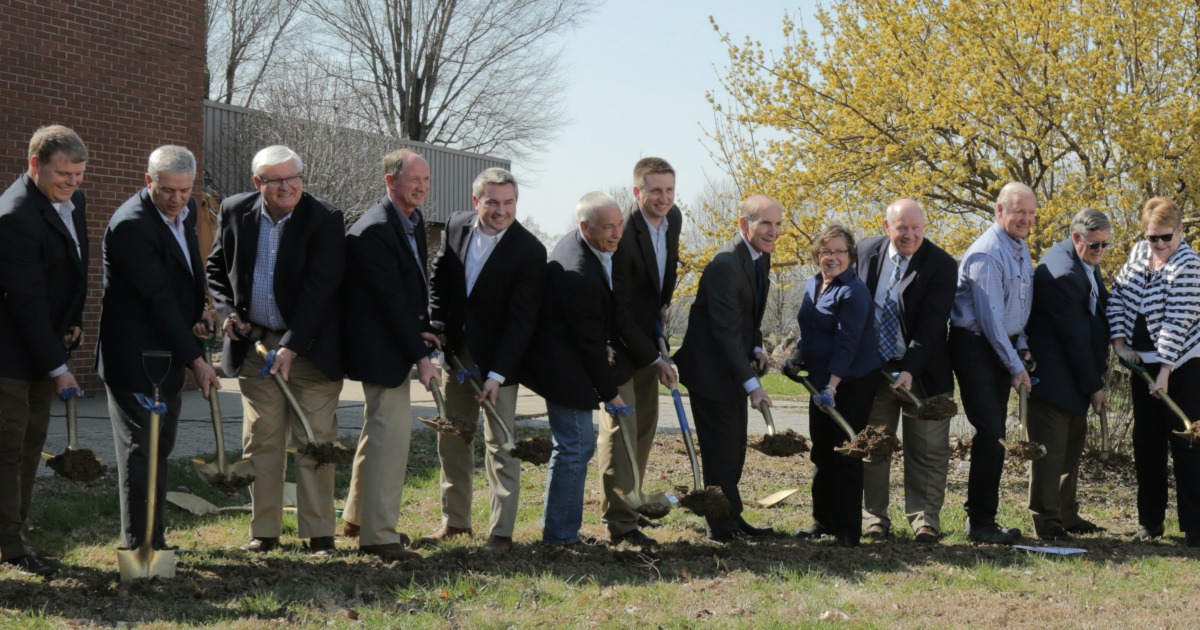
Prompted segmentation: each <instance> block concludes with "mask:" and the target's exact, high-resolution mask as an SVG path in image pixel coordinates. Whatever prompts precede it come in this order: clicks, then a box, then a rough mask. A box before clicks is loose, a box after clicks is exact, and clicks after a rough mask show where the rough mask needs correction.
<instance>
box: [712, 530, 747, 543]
mask: <svg viewBox="0 0 1200 630" xmlns="http://www.w3.org/2000/svg"><path fill="white" fill-rule="evenodd" d="M756 538H759V537H758V536H752V535H750V534H747V533H746V532H744V531H742V530H740V529H731V530H729V531H726V532H717V533H710V534H709V535H708V539H709V540H711V541H713V542H719V543H731V542H738V541H747V540H754V539H756Z"/></svg>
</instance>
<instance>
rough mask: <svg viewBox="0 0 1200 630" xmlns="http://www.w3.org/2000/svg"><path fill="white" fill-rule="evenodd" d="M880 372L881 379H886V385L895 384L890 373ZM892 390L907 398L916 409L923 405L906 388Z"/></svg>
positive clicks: (894, 379)
mask: <svg viewBox="0 0 1200 630" xmlns="http://www.w3.org/2000/svg"><path fill="white" fill-rule="evenodd" d="M880 371H881V372H883V377H884V378H886V379H887V382H888V384H890V385H895V384H896V378H895V377H894V376H892V374H891V372H888V371H887V370H880ZM893 390H894V391H897V392H900V393H901V394H902V395H904V397H905V398H907V399H908V400H909V401H910V402H912V404H914V405H916V406H918V407H920V406H921V405H922V404H923V403H922V402H921V399H920V398H917V395H916V394H914V393H912V390H911V389H909V388H907V387H895V388H893Z"/></svg>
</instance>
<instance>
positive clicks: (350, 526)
mask: <svg viewBox="0 0 1200 630" xmlns="http://www.w3.org/2000/svg"><path fill="white" fill-rule="evenodd" d="M342 536H344V537H346V538H358V525H355V524H354V523H351V522H350V521H343V522H342Z"/></svg>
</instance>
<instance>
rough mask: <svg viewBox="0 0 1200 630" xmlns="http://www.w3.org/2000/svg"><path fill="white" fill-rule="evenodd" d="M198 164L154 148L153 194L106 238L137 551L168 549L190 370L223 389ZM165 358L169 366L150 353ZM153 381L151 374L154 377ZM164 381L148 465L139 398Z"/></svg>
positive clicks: (128, 519) (126, 509)
mask: <svg viewBox="0 0 1200 630" xmlns="http://www.w3.org/2000/svg"><path fill="white" fill-rule="evenodd" d="M195 179H196V158H195V156H193V155H192V152H191V151H188V150H187V149H185V148H184V147H180V146H174V145H167V146H162V147H159V148H157V149H155V150H154V152H153V153H151V154H150V159H149V162H148V164H147V167H146V187H145V188H143V189H141V190H140V191H138V193H137V194H135V195H134V196H133V197H130V198H129V200H128V201H126V202H125V203H124V204H122V205H121V207H120V208H118V209H117V211H116V213H115V214H113V217H112V220H111V221H109V224H108V230H107V231H105V233H104V300H103V310H102V311H101V313H100V350H99V352H98V353H97V357H98V361H97V367H98V372H99V374H100V377H101V378H103V379H104V387H105V390H106V391H107V392H108V413H109V416H110V418H111V420H112V425H113V436H114V438H115V440H116V459H117V476H118V479H119V481H120V483H119V484H118V488H119V494H120V498H121V538H120V540H121V546H122V547H124V548H126V549H136V548H137V547H139V546H140V545H141V544H142V541H143V540H144V539H145V538H146V537H147V536H149V537H150V542H151V545H152V546H153V547H154V548H155V549H169V548H170V547H168V546H167V544H166V539H165V536H164V525H163V511H164V506H165V505H166V498H167V488H168V487H170V486H168V485H167V459H168V458H169V457H170V456H171V450H172V448H174V446H175V434H176V431H177V429H178V428H179V411H180V409H179V406H180V403H181V402H182V399H183V396H182V392H183V385H184V368H187V369H190V370H191V371H192V375H193V376H194V377H195V379H196V383H197V384H199V385H200V390H201V392H203V394H204V396H205V397H209V396H216V395H217V392H216V390H217V389H219V388H220V386H221V384H220V380H219V379H218V378H217V373H216V372H215V371H214V370H213V368H212V367H211V366H209V365H208V363H206V362H205V361H204V355H203V351H202V348H201V345H200V341H199V338H198V337H197V335H200V336H208V335H209V334H210V332H211V331H212V327H213V326H214V325H215V324H214V322H213V319H212V317H211V315H209V313H208V311H206V310H205V308H204V304H205V299H206V292H205V281H204V255H203V253H202V252H201V251H200V245H199V242H198V241H197V240H196V202H195V200H193V199H192V184H193V183H194V182H195ZM149 350H166V351H169V352H170V353H171V360H170V364H169V365H167V364H166V362H165V361H164V362H162V363H156V362H154V361H151V360H147V361H146V364H145V365H143V359H142V353H143V352H145V351H149ZM147 373H148V374H147ZM160 377H162V378H163V380H162V385H161V387H160V392H161V397H162V401H163V402H165V403H166V405H167V411H166V413H165V414H162V416H161V423H162V424H161V427H162V428H161V430H160V432H159V439H158V441H159V444H158V460H157V461H155V462H151V461H149V452H150V448H151V446H150V444H149V442H150V410H149V409H147V408H146V407H144V406H143V405H142V404H140V403H139V402H138V399H137V398H136V395H137V394H145V395H150V394H152V393H153V391H154V386H155V382H156V381H157V379H158V378H160ZM151 466H155V467H157V469H158V479H159V482H158V487H157V489H156V492H155V495H156V499H155V500H156V503H155V506H156V507H155V510H154V511H155V518H154V522H155V525H154V531H152V532H147V531H145V527H146V504H147V503H146V498H147V492H148V490H149V488H148V487H147V483H148V478H149V471H150V467H151Z"/></svg>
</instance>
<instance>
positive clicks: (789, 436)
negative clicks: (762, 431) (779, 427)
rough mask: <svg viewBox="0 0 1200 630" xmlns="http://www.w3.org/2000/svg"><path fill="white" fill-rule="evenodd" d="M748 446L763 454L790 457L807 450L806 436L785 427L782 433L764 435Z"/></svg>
mask: <svg viewBox="0 0 1200 630" xmlns="http://www.w3.org/2000/svg"><path fill="white" fill-rule="evenodd" d="M749 446H750V448H752V449H754V450H756V451H758V452H760V453H762V454H763V455H770V456H771V457H790V456H792V455H799V454H801V453H807V452H808V438H806V437H804V436H803V435H800V434H799V433H796V432H795V431H794V430H792V429H785V430H784V431H783V432H782V433H776V434H775V435H764V436H762V439H761V440H759V441H758V442H756V443H751V444H750V445H749Z"/></svg>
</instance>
